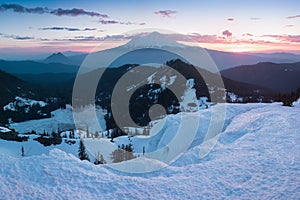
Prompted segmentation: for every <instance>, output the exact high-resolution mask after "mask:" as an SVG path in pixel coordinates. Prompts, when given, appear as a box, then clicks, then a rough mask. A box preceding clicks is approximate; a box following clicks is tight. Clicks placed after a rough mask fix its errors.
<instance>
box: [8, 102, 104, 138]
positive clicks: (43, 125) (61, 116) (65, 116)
mask: <svg viewBox="0 0 300 200" xmlns="http://www.w3.org/2000/svg"><path fill="white" fill-rule="evenodd" d="M93 109H94V107H93V106H86V107H84V108H79V109H76V110H74V112H77V113H79V114H78V115H76V116H80V119H77V122H78V124H77V125H78V127H77V128H81V129H82V130H87V129H89V131H90V132H93V133H95V132H96V131H98V132H99V131H102V130H105V127H106V125H105V120H104V118H103V116H104V115H103V111H102V109H100V108H96V114H97V121H96V119H95V120H91V118H92V117H91V116H93ZM72 112H73V108H72V107H71V106H70V105H67V108H66V109H58V110H55V111H53V112H51V115H52V117H51V118H45V119H38V120H30V121H25V122H19V123H12V124H10V125H9V127H10V128H12V129H15V130H16V131H17V132H19V133H28V132H31V131H32V130H35V131H36V132H37V133H40V134H42V133H43V132H44V131H46V132H48V133H51V132H52V131H57V130H58V129H59V130H61V131H63V130H69V129H74V128H75V125H74V119H73V113H72ZM98 123H99V125H100V127H99V126H98ZM100 128H101V129H100Z"/></svg>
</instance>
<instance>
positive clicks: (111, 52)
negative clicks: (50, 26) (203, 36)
mask: <svg viewBox="0 0 300 200" xmlns="http://www.w3.org/2000/svg"><path fill="white" fill-rule="evenodd" d="M150 49H151V51H150ZM137 50H138V51H137ZM155 50H157V52H155ZM158 50H165V52H164V53H163V55H162V52H161V51H158ZM130 51H133V52H130ZM129 52H130V53H129ZM174 52H175V53H174ZM176 52H177V53H176ZM207 53H208V54H209V55H210V56H211V58H212V59H213V61H214V62H215V64H216V65H217V69H215V68H214V67H212V66H210V65H212V64H211V62H209V61H207V60H206V59H208V58H207ZM123 54H126V55H123ZM154 54H155V55H154ZM170 54H172V55H170ZM175 54H176V55H175ZM120 55H123V56H122V58H121V59H120V58H119V56H120ZM182 55H186V56H182ZM87 56H88V54H82V55H77V56H71V57H69V59H70V60H72V62H73V63H79V64H80V63H82V62H83V61H84V59H85V58H88V61H86V63H83V64H84V66H85V67H86V68H85V71H90V70H92V69H95V66H97V67H108V66H110V65H111V63H114V65H113V67H119V66H121V65H124V64H144V63H147V62H148V61H149V60H152V61H153V62H152V63H155V62H156V61H157V62H158V63H161V62H166V61H168V60H170V59H176V58H179V57H184V58H185V59H186V60H201V62H198V63H197V62H196V63H192V64H194V65H197V66H199V67H202V68H204V69H207V70H210V71H212V72H216V71H220V70H224V69H228V68H231V67H234V66H238V65H245V64H247V65H249V64H256V63H258V62H275V63H286V62H299V61H300V55H296V54H284V53H280V54H278V53H277V54H276V53H274V54H253V53H233V52H223V51H216V50H210V49H205V50H204V49H202V48H200V47H197V46H188V45H184V44H181V43H179V42H177V41H175V40H174V39H172V38H171V37H169V36H168V35H167V34H162V33H158V32H150V33H144V34H137V35H136V36H134V37H132V39H131V40H130V41H129V42H128V43H127V44H125V45H122V46H119V47H116V48H112V49H107V50H103V51H99V52H93V53H91V54H89V56H88V57H87ZM156 57H163V58H164V59H162V58H160V59H157V58H156ZM97 58H98V59H97ZM133 58H135V59H133ZM197 58H198V59H197ZM143 59H144V62H143V61H142V60H143ZM116 60H119V62H118V61H116ZM120 60H121V61H120ZM134 61H135V62H134Z"/></svg>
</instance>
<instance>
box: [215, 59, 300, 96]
mask: <svg viewBox="0 0 300 200" xmlns="http://www.w3.org/2000/svg"><path fill="white" fill-rule="evenodd" d="M221 74H222V76H224V77H227V78H229V79H232V80H236V81H240V82H244V83H249V84H255V85H259V86H262V87H267V88H270V89H272V90H273V91H274V92H277V93H289V92H292V91H295V90H296V89H297V88H298V87H300V62H297V63H281V64H276V63H271V62H261V63H258V64H255V65H241V66H237V67H234V68H230V69H227V70H223V71H221Z"/></svg>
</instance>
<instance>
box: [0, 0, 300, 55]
mask: <svg viewBox="0 0 300 200" xmlns="http://www.w3.org/2000/svg"><path fill="white" fill-rule="evenodd" d="M299 8H300V1H299V0H286V1H284V0H283V1H276V0H273V1H271V0H266V1H261V0H252V1H235V0H232V1H219V0H211V1H199V0H197V1H196V0H190V1H179V0H172V1H171V0H165V1H164V0H150V1H146V0H144V1H138V0H126V1H125V0H115V1H111V0H101V1H96V0H91V1H78V0H74V1H68V0H44V1H36V0H31V1H29V0H28V1H26V0H23V1H17V0H16V1H2V0H0V27H1V28H0V44H1V45H0V54H2V55H9V54H37V53H50V52H58V51H60V52H64V51H77V52H90V51H91V50H92V49H94V47H96V46H98V45H99V44H101V43H103V40H106V41H107V38H109V42H106V43H105V45H103V49H105V48H111V47H114V46H118V45H120V44H123V43H124V42H125V41H126V39H127V40H128V37H125V35H127V36H128V32H130V31H136V30H140V29H148V28H152V29H167V30H170V31H172V32H174V33H176V34H177V37H176V38H177V41H179V42H183V43H186V44H190V45H198V46H201V47H204V48H209V49H215V50H220V51H229V52H290V53H298V54H300V9H299ZM4 57H5V56H4Z"/></svg>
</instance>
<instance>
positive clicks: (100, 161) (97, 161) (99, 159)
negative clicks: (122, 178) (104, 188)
mask: <svg viewBox="0 0 300 200" xmlns="http://www.w3.org/2000/svg"><path fill="white" fill-rule="evenodd" d="M94 164H95V165H100V164H106V161H105V160H104V157H103V155H102V154H101V155H100V153H97V155H96V156H95V161H94Z"/></svg>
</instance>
